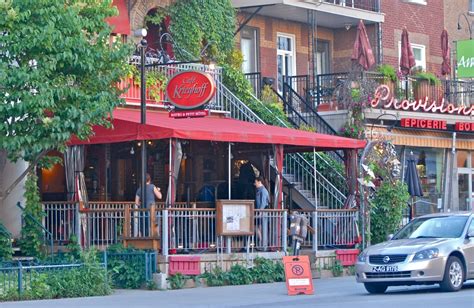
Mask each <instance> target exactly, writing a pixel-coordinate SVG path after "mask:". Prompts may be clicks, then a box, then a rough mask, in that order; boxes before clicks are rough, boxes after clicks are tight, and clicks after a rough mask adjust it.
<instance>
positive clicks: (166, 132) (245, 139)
mask: <svg viewBox="0 0 474 308" xmlns="http://www.w3.org/2000/svg"><path fill="white" fill-rule="evenodd" d="M112 124H113V126H114V128H113V129H106V128H104V127H99V126H97V127H94V135H93V136H91V137H90V139H89V140H78V139H74V138H73V139H72V140H71V142H70V144H71V145H74V144H101V143H115V142H124V141H133V140H157V139H168V138H179V139H188V140H208V141H220V142H242V143H257V144H283V145H286V146H291V148H293V149H294V150H305V149H306V150H309V149H312V148H313V147H315V148H317V150H336V149H361V148H363V147H364V146H365V141H363V140H357V139H350V138H344V137H337V136H332V135H324V134H318V133H312V132H307V131H302V130H296V129H289V128H283V127H278V126H271V125H263V124H255V123H249V122H243V121H238V120H234V119H228V118H217V117H205V118H192V119H174V118H170V117H169V116H168V114H167V113H163V112H157V111H147V124H146V125H141V124H140V110H138V109H116V110H115V111H114V113H113V120H112ZM285 150H290V149H289V148H285Z"/></svg>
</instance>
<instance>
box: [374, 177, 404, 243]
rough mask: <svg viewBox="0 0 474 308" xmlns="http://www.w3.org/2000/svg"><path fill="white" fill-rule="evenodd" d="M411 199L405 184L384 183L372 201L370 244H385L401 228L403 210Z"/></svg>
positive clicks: (396, 182)
mask: <svg viewBox="0 0 474 308" xmlns="http://www.w3.org/2000/svg"><path fill="white" fill-rule="evenodd" d="M409 198H410V195H409V193H408V189H407V186H406V184H405V183H403V182H402V181H400V180H398V181H395V182H393V183H392V182H391V181H384V182H382V184H381V185H380V187H379V189H378V190H377V192H376V193H375V197H374V199H372V200H371V201H370V206H371V209H370V236H371V237H370V242H371V244H377V243H381V242H384V241H385V240H386V238H387V236H388V235H389V234H392V233H395V231H397V229H398V228H399V227H400V224H401V222H402V217H403V209H404V208H405V207H406V205H407V202H408V200H409Z"/></svg>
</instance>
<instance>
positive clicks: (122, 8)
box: [106, 0, 130, 35]
mask: <svg viewBox="0 0 474 308" xmlns="http://www.w3.org/2000/svg"><path fill="white" fill-rule="evenodd" d="M112 5H113V6H116V7H117V9H118V11H119V15H118V16H113V17H110V18H107V19H106V21H107V23H108V24H109V25H110V26H111V27H112V33H116V34H126V35H130V18H129V17H128V6H127V2H126V1H125V0H113V2H112Z"/></svg>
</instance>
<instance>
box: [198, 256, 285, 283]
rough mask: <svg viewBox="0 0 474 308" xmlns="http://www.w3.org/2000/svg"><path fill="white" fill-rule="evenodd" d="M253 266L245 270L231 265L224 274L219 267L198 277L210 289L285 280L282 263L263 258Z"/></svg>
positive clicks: (257, 260) (242, 267) (256, 260)
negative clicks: (204, 281)
mask: <svg viewBox="0 0 474 308" xmlns="http://www.w3.org/2000/svg"><path fill="white" fill-rule="evenodd" d="M254 262H255V266H254V267H252V268H247V267H244V266H242V265H238V264H237V265H233V266H232V267H231V268H230V271H228V272H224V271H223V270H222V269H221V268H220V267H216V268H214V270H212V271H211V272H206V273H204V274H202V275H201V276H200V277H201V278H203V279H204V280H206V284H207V285H208V286H210V287H217V286H224V285H244V284H252V283H270V282H280V281H284V280H285V271H284V268H283V263H281V262H273V261H272V260H269V259H265V258H255V261H254Z"/></svg>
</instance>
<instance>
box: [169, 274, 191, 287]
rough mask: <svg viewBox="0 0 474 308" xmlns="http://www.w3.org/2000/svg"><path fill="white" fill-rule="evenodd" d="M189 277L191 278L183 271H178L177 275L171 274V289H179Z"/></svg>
mask: <svg viewBox="0 0 474 308" xmlns="http://www.w3.org/2000/svg"><path fill="white" fill-rule="evenodd" d="M187 279H189V277H187V276H184V275H183V274H181V273H176V274H175V275H171V276H169V277H168V279H167V280H168V281H169V282H170V286H171V289H172V290H177V289H182V288H183V287H184V285H185V284H186V280H187Z"/></svg>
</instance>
